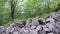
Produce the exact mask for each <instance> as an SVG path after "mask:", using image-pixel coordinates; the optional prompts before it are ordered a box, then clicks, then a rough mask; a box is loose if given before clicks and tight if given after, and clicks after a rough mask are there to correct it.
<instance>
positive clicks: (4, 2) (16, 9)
mask: <svg viewBox="0 0 60 34" xmlns="http://www.w3.org/2000/svg"><path fill="white" fill-rule="evenodd" d="M59 3H60V0H0V25H4V24H7V23H9V22H10V21H12V20H13V19H25V18H29V17H36V16H43V15H45V14H47V13H50V12H51V11H52V10H53V9H55V8H56V7H57V5H58V4H59Z"/></svg>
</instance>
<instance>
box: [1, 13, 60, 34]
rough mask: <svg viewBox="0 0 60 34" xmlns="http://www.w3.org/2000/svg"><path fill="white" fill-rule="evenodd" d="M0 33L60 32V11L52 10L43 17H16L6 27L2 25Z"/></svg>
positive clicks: (38, 33)
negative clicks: (18, 18)
mask: <svg viewBox="0 0 60 34" xmlns="http://www.w3.org/2000/svg"><path fill="white" fill-rule="evenodd" d="M0 34H60V12H52V13H50V14H47V15H46V16H44V17H43V18H41V17H39V16H38V17H36V18H28V19H26V20H17V19H15V20H14V21H13V23H10V24H8V25H7V26H6V27H2V26H0Z"/></svg>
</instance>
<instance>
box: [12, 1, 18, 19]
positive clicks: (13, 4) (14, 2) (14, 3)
mask: <svg viewBox="0 0 60 34" xmlns="http://www.w3.org/2000/svg"><path fill="white" fill-rule="evenodd" d="M16 4H17V0H11V17H12V20H14V11H15V8H16Z"/></svg>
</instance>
